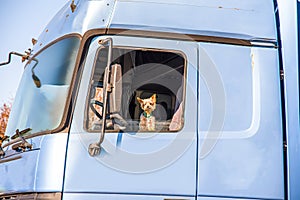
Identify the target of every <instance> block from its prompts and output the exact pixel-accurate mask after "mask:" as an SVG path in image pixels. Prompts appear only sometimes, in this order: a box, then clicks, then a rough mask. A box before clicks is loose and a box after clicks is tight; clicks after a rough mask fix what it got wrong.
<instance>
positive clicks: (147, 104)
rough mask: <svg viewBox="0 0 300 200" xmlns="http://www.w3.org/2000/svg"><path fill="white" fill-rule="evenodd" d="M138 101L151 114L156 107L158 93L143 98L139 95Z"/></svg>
mask: <svg viewBox="0 0 300 200" xmlns="http://www.w3.org/2000/svg"><path fill="white" fill-rule="evenodd" d="M137 100H138V102H139V103H140V106H141V108H142V109H143V110H144V111H145V112H147V113H148V114H150V113H151V112H152V111H153V110H155V108H156V94H153V95H152V96H151V97H150V98H148V99H141V98H139V97H137Z"/></svg>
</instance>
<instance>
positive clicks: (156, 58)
mask: <svg viewBox="0 0 300 200" xmlns="http://www.w3.org/2000/svg"><path fill="white" fill-rule="evenodd" d="M107 40H110V41H111V42H107ZM111 43H112V44H113V46H112V57H111V64H112V65H114V66H118V68H119V70H118V73H116V74H115V76H114V77H115V78H116V79H117V81H116V82H115V84H114V85H112V92H111V93H110V94H109V95H108V96H109V97H108V100H107V102H108V107H107V110H108V113H109V114H108V117H107V119H106V124H105V129H106V133H105V136H104V140H103V143H102V144H101V150H100V154H98V155H93V156H90V155H89V152H88V149H89V146H90V145H91V144H95V142H96V143H97V141H99V137H100V132H101V128H102V120H103V118H102V116H103V112H102V111H103V106H102V105H103V98H104V96H103V90H104V88H103V85H105V84H103V83H105V80H104V79H105V77H104V76H105V67H106V66H107V62H109V61H108V60H109V59H108V58H109V54H110V51H109V45H111ZM197 48H198V47H197V44H196V43H194V42H183V41H176V40H165V39H153V38H152V39H151V38H142V37H139V38H138V37H123V36H113V37H111V39H107V37H102V36H99V37H95V38H93V39H92V40H91V42H90V45H89V48H88V52H87V56H86V58H85V60H84V62H83V67H84V69H83V74H82V78H81V83H80V88H79V92H78V97H77V102H76V107H75V111H74V116H73V122H72V127H71V131H70V137H69V144H68V149H67V161H66V173H65V183H64V192H65V193H64V199H95V198H97V199H110V198H116V197H118V198H126V199H145V198H147V199H166V198H167V199H173V198H174V199H176V198H177V199H178V198H180V199H195V195H196V188H197V187H196V182H197V181H196V174H197V170H196V169H197V167H196V166H197V158H196V157H197V153H196V152H197V134H196V132H197ZM118 74H119V75H118ZM120 74H121V76H120ZM110 78H111V79H113V77H110ZM154 94H155V96H156V100H155V102H154V103H155V107H156V108H155V110H154V111H153V112H152V113H151V116H154V118H155V122H153V121H151V120H150V122H149V121H147V120H146V122H145V123H147V124H149V123H150V124H151V123H154V124H155V128H154V129H147V130H145V129H143V128H142V127H141V125H140V122H141V121H142V120H145V116H144V112H143V110H142V109H141V106H140V103H139V101H138V100H137V99H138V97H139V98H140V99H148V98H150V97H151V96H153V95H154ZM152 103H153V102H152ZM116 115H117V116H118V117H115V116H116ZM143 118H144V119H143ZM146 118H147V117H146ZM150 126H152V125H150ZM116 195H118V196H116Z"/></svg>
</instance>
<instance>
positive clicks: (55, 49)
mask: <svg viewBox="0 0 300 200" xmlns="http://www.w3.org/2000/svg"><path fill="white" fill-rule="evenodd" d="M79 44H80V37H77V36H73V35H71V36H68V37H64V38H63V39H60V40H58V41H56V42H54V43H52V44H51V45H49V46H48V47H46V48H45V49H44V50H42V51H41V52H39V53H38V54H37V55H36V56H35V57H34V59H33V60H31V61H29V62H28V63H27V65H26V66H25V70H24V73H23V76H22V79H21V82H20V84H19V88H18V96H16V98H15V101H14V106H13V109H12V112H11V115H10V117H11V118H12V120H10V121H9V123H8V126H7V132H6V133H7V135H13V134H15V131H16V129H19V130H23V129H28V128H29V129H31V133H37V132H42V131H53V130H55V129H57V128H58V127H59V125H60V124H61V123H62V119H63V114H64V110H65V104H66V100H67V98H68V93H69V86H70V84H71V80H72V76H73V72H74V67H75V61H76V56H77V52H78V48H79ZM35 60H36V61H35Z"/></svg>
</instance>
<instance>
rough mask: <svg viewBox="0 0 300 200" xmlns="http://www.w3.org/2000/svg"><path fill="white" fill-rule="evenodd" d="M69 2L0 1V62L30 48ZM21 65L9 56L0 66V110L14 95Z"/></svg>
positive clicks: (44, 0) (43, 0)
mask: <svg viewBox="0 0 300 200" xmlns="http://www.w3.org/2000/svg"><path fill="white" fill-rule="evenodd" d="M67 2H70V3H71V0H1V6H0V44H1V47H0V62H6V61H7V59H8V53H9V52H10V51H17V52H20V53H24V51H25V50H27V49H28V48H31V47H32V44H31V38H36V39H37V38H38V36H39V34H40V33H41V32H42V31H43V29H44V28H45V26H46V25H47V23H48V22H49V21H50V20H51V18H52V17H53V16H54V15H55V14H56V13H57V12H58V11H59V9H60V8H61V7H62V6H63V5H65V4H66V3H67ZM24 64H25V63H21V58H19V57H13V58H12V62H11V64H9V65H5V66H0V107H1V106H2V104H3V103H4V102H8V101H10V99H13V98H14V96H15V92H16V90H17V87H18V84H19V81H20V78H21V75H22V72H23V67H24Z"/></svg>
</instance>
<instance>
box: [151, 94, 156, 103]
mask: <svg viewBox="0 0 300 200" xmlns="http://www.w3.org/2000/svg"><path fill="white" fill-rule="evenodd" d="M151 100H152V101H153V102H155V103H156V94H153V95H152V96H151Z"/></svg>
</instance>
